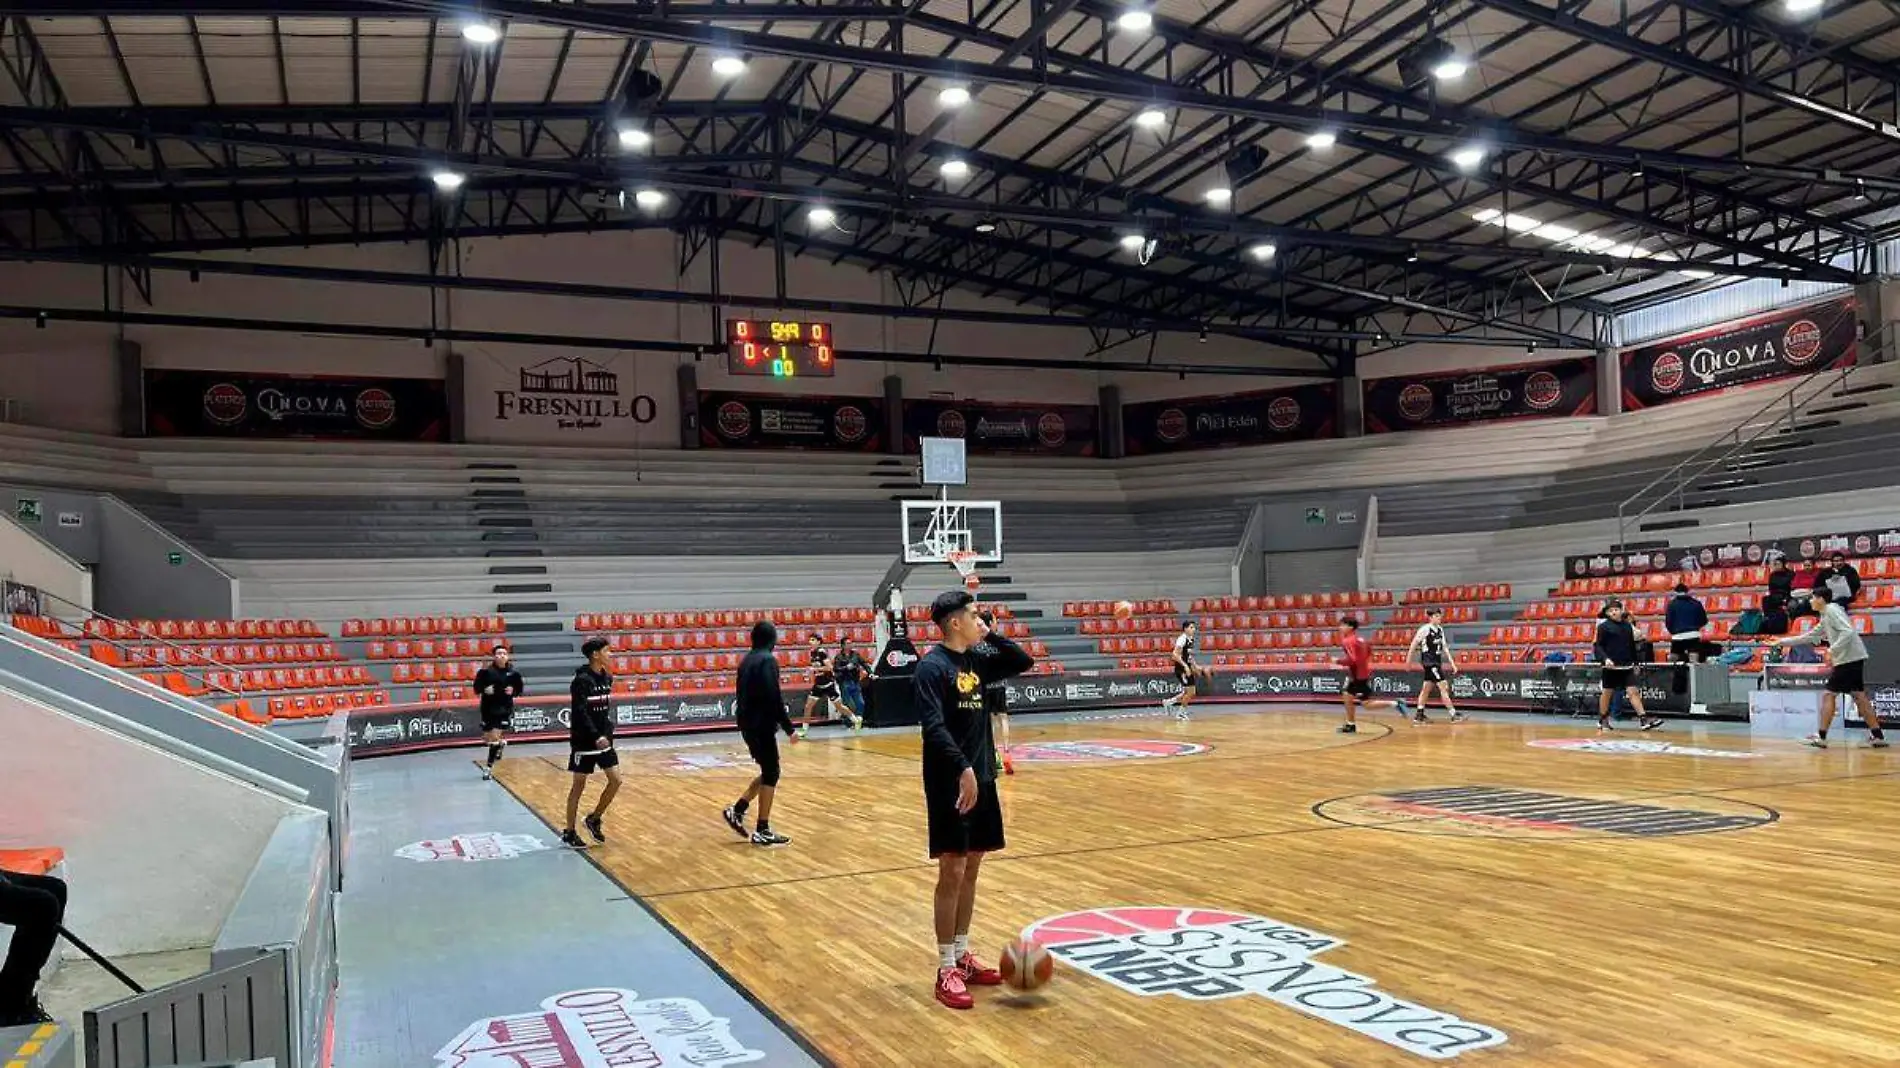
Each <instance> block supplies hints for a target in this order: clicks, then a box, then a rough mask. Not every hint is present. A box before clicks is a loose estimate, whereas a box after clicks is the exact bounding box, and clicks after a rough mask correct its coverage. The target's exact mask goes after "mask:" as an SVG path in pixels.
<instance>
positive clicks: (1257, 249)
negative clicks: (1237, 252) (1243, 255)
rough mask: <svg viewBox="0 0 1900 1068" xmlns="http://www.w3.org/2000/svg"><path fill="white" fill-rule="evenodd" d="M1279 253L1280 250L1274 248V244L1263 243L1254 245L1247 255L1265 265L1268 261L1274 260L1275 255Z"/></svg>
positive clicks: (1269, 242)
mask: <svg viewBox="0 0 1900 1068" xmlns="http://www.w3.org/2000/svg"><path fill="white" fill-rule="evenodd" d="M1278 251H1280V250H1279V249H1277V248H1275V247H1274V245H1273V242H1271V241H1262V242H1260V243H1259V244H1257V245H1254V246H1253V247H1252V248H1249V249H1248V250H1247V255H1249V256H1252V257H1253V258H1254V259H1256V260H1258V261H1260V262H1261V263H1265V262H1267V261H1268V260H1270V259H1272V258H1273V254H1274V253H1276V252H1278Z"/></svg>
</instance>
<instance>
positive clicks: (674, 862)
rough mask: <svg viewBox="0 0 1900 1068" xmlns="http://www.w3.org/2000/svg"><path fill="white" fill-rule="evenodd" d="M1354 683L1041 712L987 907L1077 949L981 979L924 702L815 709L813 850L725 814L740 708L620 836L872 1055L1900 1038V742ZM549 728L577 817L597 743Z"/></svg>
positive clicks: (1667, 1054)
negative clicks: (1317, 698)
mask: <svg viewBox="0 0 1900 1068" xmlns="http://www.w3.org/2000/svg"><path fill="white" fill-rule="evenodd" d="M1336 718H1337V715H1336V712H1335V711H1333V710H1330V709H1320V708H1317V707H1315V708H1311V709H1303V710H1287V709H1285V708H1284V707H1283V706H1282V707H1276V708H1272V709H1257V708H1236V707H1234V706H1226V707H1221V708H1217V709H1212V710H1204V711H1202V712H1200V713H1199V714H1197V715H1196V716H1195V717H1194V718H1193V719H1192V720H1191V721H1189V722H1187V723H1176V722H1175V721H1174V720H1173V719H1172V718H1170V717H1166V716H1163V715H1161V714H1159V713H1156V714H1148V713H1142V712H1132V713H1131V712H1123V713H1103V714H1097V715H1083V716H1076V717H1067V718H1063V719H1061V720H1055V719H1050V718H1046V717H1033V716H1018V717H1017V718H1016V722H1015V727H1014V732H1015V737H1014V742H1015V752H1016V759H1017V763H1018V769H1019V774H1017V775H1015V776H1013V777H1009V778H1006V779H1005V780H1003V796H1004V798H1005V805H1006V813H1007V819H1008V829H1009V840H1010V847H1009V849H1008V850H1007V851H1006V852H1004V853H1002V854H1000V855H997V856H995V857H992V858H991V859H990V861H989V862H988V864H987V865H986V874H985V876H984V881H983V886H982V895H983V896H982V897H981V898H980V900H979V904H978V909H977V926H976V929H975V931H974V932H973V935H974V937H973V939H972V941H973V942H974V943H975V944H976V945H977V946H979V947H981V948H982V949H983V950H984V951H985V953H986V954H987V955H989V956H992V957H993V956H994V955H995V953H996V950H997V948H998V947H1000V946H1001V945H1002V944H1003V942H1004V941H1005V940H1007V939H1008V938H1010V937H1013V936H1015V935H1016V934H1018V933H1019V932H1023V931H1030V932H1031V933H1033V934H1034V935H1035V936H1036V937H1037V938H1039V939H1040V940H1042V941H1043V942H1045V943H1046V944H1048V945H1050V946H1051V947H1052V948H1053V949H1054V951H1055V953H1056V955H1057V967H1058V972H1057V977H1056V980H1055V981H1054V982H1053V983H1052V984H1051V985H1050V986H1049V987H1047V988H1046V989H1045V990H1044V991H1042V992H1040V993H1039V994H1037V995H1029V996H1006V992H1003V991H997V990H985V991H981V992H979V996H978V999H977V1001H978V1003H977V1007H976V1008H975V1010H973V1011H971V1012H968V1013H958V1012H952V1011H949V1010H946V1009H944V1008H942V1007H940V1006H938V1005H937V1004H936V1003H935V1002H934V1001H933V1000H932V999H931V996H930V985H929V981H930V977H931V965H932V952H931V948H932V947H931V945H930V942H931V939H930V891H931V886H932V883H933V879H934V869H933V867H932V866H931V865H930V864H929V862H928V861H927V860H926V859H925V856H924V838H923V804H922V791H921V788H920V785H919V770H918V740H917V737H916V733H915V731H914V730H908V731H906V730H893V731H889V732H871V733H867V734H864V735H859V736H850V735H839V736H829V737H825V736H814V737H813V738H812V739H811V740H810V741H808V742H806V743H804V744H801V745H798V746H791V747H787V749H786V756H785V782H784V788H783V791H782V793H781V795H780V800H779V807H778V809H777V811H776V812H775V817H776V818H775V820H774V825H775V826H777V827H780V828H782V829H783V830H784V831H785V832H786V833H788V834H790V835H792V836H793V838H794V839H795V842H794V844H793V845H792V846H790V847H789V848H784V849H777V850H759V849H755V848H753V847H751V846H749V845H747V844H745V843H744V842H742V841H741V840H739V839H738V838H736V837H734V836H733V835H732V834H731V832H730V831H728V830H727V829H726V828H725V827H724V825H723V824H722V823H721V822H720V819H719V810H720V807H721V806H722V805H724V804H726V803H728V802H729V801H730V800H731V799H732V797H733V796H735V795H736V794H737V792H738V791H739V789H740V788H741V787H742V786H743V784H744V782H745V780H746V779H747V778H748V777H749V776H750V775H751V769H750V768H749V767H748V766H747V765H746V764H745V763H744V759H743V752H742V751H741V750H740V748H739V747H738V745H737V742H736V740H735V741H734V742H733V744H731V745H726V744H724V743H722V742H719V741H716V740H711V739H705V740H701V741H700V743H698V744H694V745H692V746H688V747H678V746H674V747H667V748H655V749H646V750H637V751H635V752H633V753H631V754H629V757H628V759H627V761H626V770H627V771H628V773H629V775H628V786H627V788H626V789H624V790H623V791H622V794H621V799H620V801H619V802H618V803H617V804H616V805H615V807H614V808H613V810H612V811H611V813H610V816H609V822H608V834H609V837H610V841H609V843H608V845H606V846H605V847H603V848H600V849H598V850H595V851H593V852H592V853H590V854H589V855H590V856H591V857H592V858H593V859H594V860H595V861H596V862H597V863H598V865H599V867H600V868H601V869H602V870H603V871H604V872H606V873H607V874H608V875H609V876H610V877H611V878H612V879H614V880H615V881H616V882H617V883H618V884H619V885H620V886H622V887H624V888H625V889H626V890H627V891H628V892H629V893H631V894H633V895H637V896H638V897H639V898H641V899H642V900H644V901H645V902H646V904H647V905H648V906H649V907H651V908H652V909H653V910H655V911H656V913H657V914H658V915H659V916H660V917H661V918H662V919H663V920H664V921H666V922H667V923H668V924H670V925H671V926H673V927H674V928H676V929H677V930H678V932H679V933H680V934H681V935H682V936H683V937H684V938H685V939H687V940H688V941H689V942H690V943H691V944H692V945H693V946H695V947H696V948H697V949H698V950H699V952H701V953H702V954H704V955H705V956H707V957H708V958H710V959H711V961H713V962H714V963H715V964H716V965H717V966H718V967H719V968H720V969H723V971H724V972H725V973H726V974H727V975H728V976H729V977H730V978H731V979H732V980H733V981H735V982H736V983H737V984H738V985H740V986H741V987H743V989H744V990H745V991H746V992H747V993H748V994H749V995H750V996H751V997H753V998H755V999H757V1001H758V1002H759V1003H761V1004H762V1005H764V1006H765V1007H767V1008H768V1009H770V1010H771V1011H772V1012H773V1013H775V1014H777V1016H778V1017H779V1018H781V1019H782V1020H783V1022H784V1024H785V1025H786V1026H787V1027H789V1028H791V1029H793V1030H795V1031H796V1032H797V1033H798V1034H799V1035H800V1036H802V1037H803V1038H804V1039H805V1040H806V1041H807V1042H809V1044H810V1046H811V1047H812V1048H813V1049H814V1050H816V1051H817V1052H818V1053H819V1054H820V1055H822V1056H823V1057H825V1058H828V1059H829V1060H831V1061H832V1062H833V1063H836V1064H839V1065H889V1064H906V1063H954V1064H984V1065H994V1064H1049V1065H1067V1064H1073V1065H1100V1064H1104V1063H1113V1064H1179V1065H1232V1064H1276V1065H1355V1066H1358V1065H1402V1064H1408V1063H1414V1062H1416V1061H1417V1060H1419V1059H1421V1058H1424V1059H1438V1060H1453V1059H1455V1060H1460V1061H1464V1062H1468V1063H1473V1064H1490V1063H1495V1064H1543V1065H1636V1064H1643V1065H1655V1064H1685V1065H1688V1064H1722V1065H1763V1066H1768V1065H1775V1066H1781V1068H1786V1066H1790V1065H1816V1066H1818V1065H1828V1066H1844V1065H1873V1064H1891V1063H1893V1059H1894V1056H1895V1054H1896V1051H1900V1021H1896V1020H1895V1019H1893V1018H1892V1017H1891V1016H1887V1015H1883V1014H1882V1013H1881V1012H1880V1011H1879V1009H1880V1006H1881V1005H1882V1004H1886V1003H1889V1000H1888V999H1889V998H1890V996H1891V993H1892V979H1891V976H1890V975H1888V974H1886V971H1887V965H1886V962H1890V961H1892V960H1893V959H1895V957H1896V955H1900V936H1896V935H1894V934H1892V933H1890V931H1889V930H1888V928H1887V924H1886V920H1887V916H1886V913H1887V911H1888V909H1889V905H1888V892H1889V890H1890V888H1891V887H1892V886H1893V885H1895V883H1896V881H1900V862H1896V861H1895V860H1894V859H1893V856H1892V852H1891V850H1889V849H1887V848H1886V847H1885V845H1884V844H1883V841H1882V835H1881V833H1880V832H1879V831H1878V830H1876V829H1875V828H1877V827H1879V826H1881V825H1884V824H1889V823H1891V821H1893V820H1894V819H1896V818H1900V801H1896V800H1895V799H1894V795H1893V791H1892V788H1891V784H1892V782H1893V780H1894V777H1895V776H1896V775H1900V758H1896V757H1895V756H1893V755H1891V754H1888V753H1879V752H1870V751H1864V750H1848V749H1839V748H1837V749H1835V750H1833V751H1830V752H1826V753H1819V754H1817V753H1814V752H1812V751H1808V750H1803V749H1801V748H1800V747H1799V746H1798V745H1797V744H1796V743H1795V742H1793V741H1792V740H1762V739H1755V740H1753V741H1751V739H1750V737H1749V736H1748V734H1747V732H1746V731H1745V730H1739V729H1728V728H1723V727H1719V726H1708V727H1701V728H1697V729H1695V730H1694V731H1690V730H1685V729H1682V728H1675V727H1672V728H1671V729H1670V730H1667V731H1664V732H1662V733H1661V734H1660V735H1658V734H1644V735H1640V736H1639V735H1637V734H1636V732H1634V731H1629V732H1619V733H1618V734H1617V735H1615V736H1613V740H1610V741H1599V740H1598V738H1597V736H1596V735H1595V733H1594V732H1593V731H1589V730H1587V724H1586V723H1585V722H1584V721H1574V722H1573V721H1563V720H1557V719H1552V718H1546V717H1526V716H1509V717H1502V716H1500V717H1491V718H1488V719H1480V720H1478V721H1475V722H1472V723H1468V724H1460V725H1457V726H1451V725H1446V724H1442V723H1435V724H1431V725H1427V726H1422V727H1411V726H1408V725H1405V724H1402V723H1399V722H1397V720H1396V718H1395V717H1392V716H1389V715H1388V716H1383V717H1381V716H1368V717H1365V720H1364V721H1363V722H1364V725H1362V727H1361V732H1360V733H1359V734H1358V735H1357V736H1342V735H1338V734H1335V733H1333V731H1332V727H1333V725H1334V723H1335V721H1336ZM520 755H521V756H523V757H526V758H527V759H518V760H510V761H508V762H506V763H504V764H503V765H502V768H501V773H500V779H501V781H502V782H503V784H504V785H505V786H506V787H507V788H508V789H509V790H510V791H512V792H513V793H514V794H515V795H516V796H517V797H519V798H520V799H521V800H522V801H524V802H525V803H526V804H527V805H528V806H529V807H530V808H531V809H533V810H534V811H535V812H536V813H537V814H539V815H540V816H541V817H542V818H543V819H544V820H552V821H554V822H555V823H557V824H558V821H559V808H560V805H561V804H562V801H563V798H564V796H565V792H566V789H567V779H568V777H567V775H566V774H565V772H564V770H563V767H562V765H561V763H560V761H561V758H562V754H560V753H558V752H554V751H552V750H549V751H546V752H543V753H536V752H535V751H533V750H524V751H523V752H522V753H521V754H520ZM869 1020H876V1021H877V1026H875V1027H869V1026H866V1022H867V1021H869Z"/></svg>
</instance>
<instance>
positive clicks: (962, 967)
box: [957, 953, 1003, 986]
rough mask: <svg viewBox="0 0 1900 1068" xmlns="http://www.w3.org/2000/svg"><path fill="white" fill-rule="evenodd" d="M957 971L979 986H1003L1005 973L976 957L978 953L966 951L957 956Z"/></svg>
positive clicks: (967, 981) (966, 980)
mask: <svg viewBox="0 0 1900 1068" xmlns="http://www.w3.org/2000/svg"><path fill="white" fill-rule="evenodd" d="M957 971H958V972H960V973H961V974H962V975H963V981H964V982H966V983H974V984H975V985H977V986H1002V985H1003V973H1002V972H999V971H997V970H996V969H995V968H992V967H990V966H989V965H987V964H984V963H983V962H982V961H979V960H977V959H976V954H974V953H965V954H964V955H963V956H961V957H958V958H957Z"/></svg>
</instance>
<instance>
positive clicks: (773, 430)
mask: <svg viewBox="0 0 1900 1068" xmlns="http://www.w3.org/2000/svg"><path fill="white" fill-rule="evenodd" d="M699 441H700V444H701V445H704V446H706V447H707V448H714V449H718V448H726V449H836V450H841V451H846V452H878V451H879V450H881V449H883V447H884V400H883V398H881V397H823V396H810V395H797V396H792V395H783V394H776V393H726V392H711V391H707V390H700V392H699Z"/></svg>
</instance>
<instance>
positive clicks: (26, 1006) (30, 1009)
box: [0, 997, 54, 1027]
mask: <svg viewBox="0 0 1900 1068" xmlns="http://www.w3.org/2000/svg"><path fill="white" fill-rule="evenodd" d="M53 1022H54V1020H53V1018H52V1017H51V1016H49V1015H47V1012H46V1008H45V1006H43V1005H41V1004H40V999H39V998H36V997H29V998H27V999H26V1000H25V1001H24V1002H22V1003H20V1004H19V1005H15V1006H11V1007H9V1008H7V1009H5V1010H0V1027H31V1026H33V1025H34V1024H48V1023H53Z"/></svg>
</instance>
